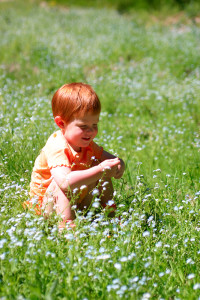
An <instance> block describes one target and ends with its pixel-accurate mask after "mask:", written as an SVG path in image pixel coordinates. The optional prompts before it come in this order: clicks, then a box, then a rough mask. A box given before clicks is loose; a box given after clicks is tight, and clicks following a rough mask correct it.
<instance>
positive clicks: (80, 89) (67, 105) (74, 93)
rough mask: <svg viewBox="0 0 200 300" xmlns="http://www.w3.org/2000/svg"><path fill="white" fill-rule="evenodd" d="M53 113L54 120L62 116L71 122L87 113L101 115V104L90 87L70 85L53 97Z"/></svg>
mask: <svg viewBox="0 0 200 300" xmlns="http://www.w3.org/2000/svg"><path fill="white" fill-rule="evenodd" d="M52 111H53V116H54V118H55V117H56V116H60V117H61V118H62V119H63V120H64V121H66V122H69V121H70V120H71V119H72V118H73V117H82V116H84V114H85V113H92V114H98V113H100V111H101V103H100V101H99V98H98V96H97V94H96V93H95V91H94V90H93V89H92V87H91V86H90V85H88V84H85V83H81V82H78V83H70V84H64V85H63V86H61V87H60V88H59V89H58V90H57V91H56V92H55V94H54V95H53V98H52Z"/></svg>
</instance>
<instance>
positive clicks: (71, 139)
mask: <svg viewBox="0 0 200 300" xmlns="http://www.w3.org/2000/svg"><path fill="white" fill-rule="evenodd" d="M98 122H99V114H95V115H94V114H90V113H87V114H86V115H84V116H83V117H77V118H75V119H73V120H72V121H71V122H69V123H68V124H65V126H64V129H63V134H64V137H65V138H66V140H67V142H68V143H69V144H70V146H71V147H72V148H73V149H74V150H75V151H77V152H79V151H81V147H87V146H88V145H89V143H90V142H91V141H92V140H93V139H94V138H95V136H96V135H97V133H98Z"/></svg>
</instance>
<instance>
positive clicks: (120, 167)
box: [100, 150, 125, 179]
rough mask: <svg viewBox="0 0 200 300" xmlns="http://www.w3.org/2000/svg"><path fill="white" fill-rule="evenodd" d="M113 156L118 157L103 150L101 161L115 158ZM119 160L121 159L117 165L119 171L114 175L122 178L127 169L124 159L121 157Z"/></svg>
mask: <svg viewBox="0 0 200 300" xmlns="http://www.w3.org/2000/svg"><path fill="white" fill-rule="evenodd" d="M113 158H116V156H114V155H113V154H111V153H109V152H107V151H105V150H103V153H102V156H101V159H100V161H104V160H106V159H113ZM119 160H120V164H119V165H118V166H117V172H116V175H115V176H114V178H115V179H120V178H121V177H122V175H123V173H124V171H125V164H124V161H123V160H122V159H121V158H119Z"/></svg>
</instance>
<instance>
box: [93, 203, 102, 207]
mask: <svg viewBox="0 0 200 300" xmlns="http://www.w3.org/2000/svg"><path fill="white" fill-rule="evenodd" d="M99 205H100V204H99V202H94V203H93V204H92V207H94V208H98V207H99Z"/></svg>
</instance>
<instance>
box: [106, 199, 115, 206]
mask: <svg viewBox="0 0 200 300" xmlns="http://www.w3.org/2000/svg"><path fill="white" fill-rule="evenodd" d="M114 203H115V202H114V201H113V200H109V201H108V202H107V205H109V206H112V205H113V204H114Z"/></svg>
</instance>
